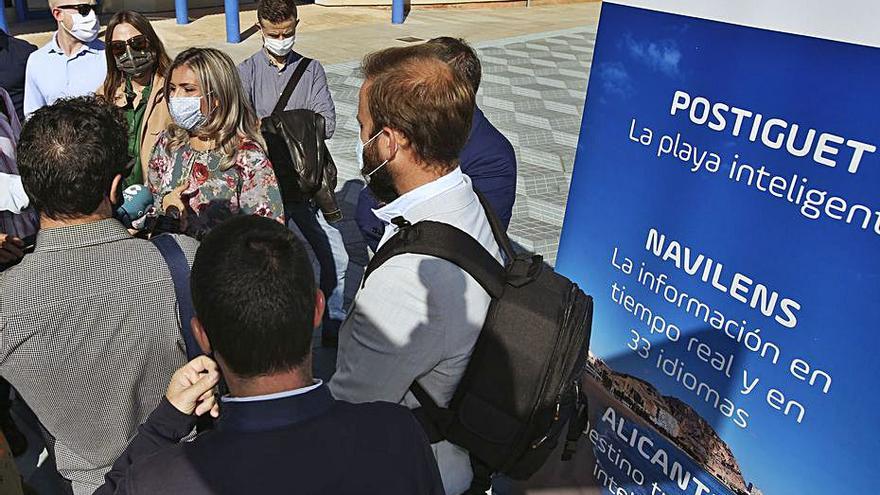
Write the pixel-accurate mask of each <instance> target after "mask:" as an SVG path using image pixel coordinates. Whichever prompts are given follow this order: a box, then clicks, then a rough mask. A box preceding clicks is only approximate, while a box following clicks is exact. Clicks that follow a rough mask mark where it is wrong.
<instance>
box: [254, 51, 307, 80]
mask: <svg viewBox="0 0 880 495" xmlns="http://www.w3.org/2000/svg"><path fill="white" fill-rule="evenodd" d="M260 51H261V52H263V60H265V61H266V64H267V65H268V66H269V67H271V68H273V69H275V70H277V71H278V72H279V73H281V72H284V70H285V69H287V68H288V67H290V64H292V63H293V62H295V61H297V60H299V59H300V58H302V55H300V54H298V53H296V52H295V51H293V50H291V51H290V53H288V54H287V58H286V59H285V60H284V65H283V66H281V67H279V66H278V64H276V63H275V59H274V58H273V57H272V55H271V54H270V53H269V50H267V49H266V47H265V46H264V47H263V49H262V50H260Z"/></svg>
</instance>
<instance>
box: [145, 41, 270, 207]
mask: <svg viewBox="0 0 880 495" xmlns="http://www.w3.org/2000/svg"><path fill="white" fill-rule="evenodd" d="M169 74H170V76H169V77H168V78H167V80H166V82H165V94H166V95H168V100H167V101H168V110H169V112H170V113H171V117H172V119H173V120H174V123H173V124H171V125H170V126H169V127H168V129H167V130H166V131H165V132H163V133H162V135H161V136H160V137H159V140H158V142H157V143H156V147H155V148H154V149H153V154H152V157H151V158H150V164H149V170H148V174H147V178H148V185H149V187H150V191H151V192H152V193H153V198H154V200H155V203H154V206H155V209H156V210H157V213H159V214H169V213H171V211H170V209H171V208H172V207H174V208H176V209H177V210H178V211H179V212H180V213H184V212H186V214H195V215H199V214H201V213H204V212H205V211H207V210H208V206H209V205H214V204H217V203H220V204H221V206H228V208H229V210H231V211H232V212H233V213H239V212H240V213H245V214H253V215H259V216H263V217H269V218H273V219H276V220H277V221H279V222H281V223H284V206H283V203H282V201H281V192H280V190H279V189H278V180H277V179H276V177H275V173H274V172H273V171H272V165H271V164H270V163H269V160H268V159H267V158H266V153H265V144H264V143H263V139H262V137H261V136H260V132H259V123H258V120H257V117H256V115H255V114H254V111H253V110H252V109H251V106H250V104H248V102H247V100H246V99H245V97H244V94H243V91H242V86H241V82H240V81H239V76H238V71H237V70H236V68H235V65H233V63H232V60H231V59H230V58H229V57H228V56H227V55H226V54H224V53H223V52H221V51H219V50H215V49H213V48H190V49H188V50H186V51H184V52H183V53H181V54H180V55H178V56H177V58H175V59H174V61H173V62H172V63H171V67H170V68H169Z"/></svg>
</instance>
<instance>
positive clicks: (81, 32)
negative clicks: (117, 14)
mask: <svg viewBox="0 0 880 495" xmlns="http://www.w3.org/2000/svg"><path fill="white" fill-rule="evenodd" d="M71 19H72V20H73V28H71V29H67V26H65V25H64V22H62V23H61V27H63V28H64V30H65V31H67V32H68V33H70V35H71V36H73V37H74V38H76V39H78V40H80V41H82V42H83V43H90V42H92V41H95V38H97V37H98V31H100V29H101V24H100V23H99V22H98V16H97V14H95V9H92V10H91V12H89V14H88V15H86V16H82V15H80V13H79V12H76V13H74V14H72V15H71Z"/></svg>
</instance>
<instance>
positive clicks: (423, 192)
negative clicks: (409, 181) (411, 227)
mask: <svg viewBox="0 0 880 495" xmlns="http://www.w3.org/2000/svg"><path fill="white" fill-rule="evenodd" d="M386 167H387V165H386ZM466 181H467V177H466V176H465V175H464V174H463V173H462V172H461V168H459V167H455V169H454V170H453V171H452V172H449V173H448V174H446V175H444V176H443V177H440V178H439V179H436V180H433V181H431V182H429V183H427V184H424V185H421V186H419V187H417V188H415V189H413V190H412V191H409V192H408V193H406V194H404V195H402V196H400V197H399V198H397V199H395V200H394V201H392V202H390V203H388V204H387V205H385V206H383V207H381V208H379V209H377V210H373V213H374V214H375V215H376V217H377V218H378V219H379V220H382V222H384V223H385V224H388V225H392V224H391V220H392V219H394V218H396V217H404V218H406V219H407V220H408V221H410V222H412V223H415V222H418V221H420V220H423V219H422V218H408V217H407V214H408V213H409V212H410V211H412V210H413V208H415V207H417V206H418V205H420V204H422V203H424V202H426V201H429V200H431V199H432V198H435V197H437V196H440V195H441V194H444V193H446V192H448V191H449V190H451V189H453V188H455V187H457V186H459V185H461V184H462V183H463V182H466ZM394 231H395V232H396V231H397V226H396V225H394ZM386 237H387V236H386ZM383 240H384V239H383ZM380 244H381V243H380Z"/></svg>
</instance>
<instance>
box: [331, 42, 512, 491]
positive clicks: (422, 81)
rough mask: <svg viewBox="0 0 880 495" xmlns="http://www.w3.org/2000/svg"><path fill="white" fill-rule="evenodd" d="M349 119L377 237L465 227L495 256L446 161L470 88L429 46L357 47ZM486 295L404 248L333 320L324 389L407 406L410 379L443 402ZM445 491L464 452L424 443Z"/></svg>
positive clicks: (455, 487) (482, 315) (458, 136)
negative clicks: (356, 130)
mask: <svg viewBox="0 0 880 495" xmlns="http://www.w3.org/2000/svg"><path fill="white" fill-rule="evenodd" d="M362 69H363V73H364V77H365V81H364V84H363V86H362V87H361V90H360V101H359V104H358V121H359V122H360V125H361V134H360V140H361V143H362V144H363V152H362V153H361V156H358V159H359V160H363V167H362V170H361V172H362V174H364V175H367V176H369V177H368V180H369V187H370V189H371V191H372V192H373V194H374V195H375V196H376V197H377V198H378V199H379V200H380V201H383V202H385V203H386V205H385V206H384V207H382V208H380V209H378V210H377V211H376V214H377V215H378V216H380V218H382V219H383V220H384V221H385V222H386V223H387V224H388V227H387V228H386V230H385V235H384V237H383V238H382V241H380V243H379V249H380V251H381V247H382V244H383V242H385V241H387V240H388V239H389V238H390V237H391V236H392V235H394V233H395V232H396V231H397V229H398V225H402V222H403V221H404V220H405V221H406V222H410V223H416V222H419V221H422V220H434V221H437V222H443V223H447V224H450V225H453V226H455V227H458V228H459V229H461V230H463V231H464V232H466V233H468V234H469V235H470V236H472V237H473V238H474V239H476V240H477V241H478V242H479V243H480V244H481V245H482V246H483V247H485V249H486V250H487V251H489V252H490V253H492V254H493V256H494V257H495V259H496V260H498V261H499V262H500V261H501V260H502V256H501V251H500V250H499V248H498V245H497V244H496V242H495V239H494V238H493V235H492V229H491V228H490V226H489V222H488V220H487V219H486V214H485V213H484V211H483V207H482V206H481V205H480V200H479V198H478V197H477V195H476V193H475V192H474V190H473V188H472V186H471V181H470V179H469V178H468V177H467V176H466V175H464V174H463V173H462V172H461V170H460V169H459V168H458V155H459V152H460V151H461V148H462V147H463V146H464V144H465V142H466V141H467V138H468V133H469V131H470V128H471V119H472V118H473V112H474V91H473V88H472V87H471V85H470V84H469V83H468V82H467V81H466V80H465V78H464V77H463V76H462V75H460V74H458V73H456V72H455V71H454V70H453V69H452V68H450V67H449V65H447V64H446V63H444V62H443V61H442V60H440V59H439V58H437V56H436V55H435V54H434V52H433V51H431V50H430V48H426V47H424V46H414V47H403V48H390V49H386V50H382V51H380V52H376V53H373V54H371V55H368V56H367V57H366V58H365V59H364V62H363V67H362ZM489 303H490V297H489V294H488V293H487V292H486V291H485V290H484V289H483V288H482V287H481V286H480V285H479V284H478V283H477V281H476V280H474V278H472V277H471V276H470V275H468V274H467V273H466V272H465V271H464V270H462V269H461V268H459V267H457V266H455V265H453V264H452V263H450V262H448V261H444V260H441V259H438V258H433V257H428V256H423V255H415V254H404V255H400V256H396V257H394V258H392V259H390V260H388V261H387V262H385V263H384V264H382V266H380V267H379V268H377V269H376V270H375V271H374V272H373V273H372V274H371V275H370V277H369V279H368V280H367V281H366V284H365V285H364V286H363V287H362V288H361V290H360V292H358V295H357V297H356V300H355V303H354V305H353V306H352V308H351V314H350V316H349V318H348V319H347V320H346V322H345V323H344V324H343V326H342V330H341V332H340V341H339V354H338V360H337V367H336V374H335V375H334V376H333V379H332V381H331V383H330V389H331V391H332V392H333V394H334V395H335V396H336V397H337V398H338V399H341V400H346V401H350V402H369V401H376V400H382V401H389V402H394V403H401V404H404V405H406V406H408V407H410V408H416V407H418V406H419V402H418V401H417V400H415V398H414V396H413V395H412V394H410V393H409V392H408V390H409V388H410V385H411V384H412V383H413V381H415V380H416V379H418V381H419V383H420V384H421V385H422V387H424V389H425V391H426V392H427V393H428V394H430V396H431V397H433V398H434V400H435V401H436V402H437V403H438V404H439V405H440V406H446V405H447V404H448V403H449V401H450V399H451V398H452V395H453V393H454V392H455V388H456V386H457V385H458V382H459V380H460V379H461V377H462V376H463V374H464V371H465V367H466V366H467V364H468V360H469V358H470V355H471V352H472V350H473V348H474V344H475V343H476V341H477V336H478V335H479V334H480V329H481V327H482V326H483V322H484V320H485V319H486V311H487V309H488V308H489ZM433 449H434V454H435V455H436V457H437V462H438V465H439V467H440V473H441V476H442V478H443V485H444V488H445V490H446V493H447V494H458V493H463V492H464V491H465V490H466V489H467V488H468V487H469V486H470V482H471V466H470V459H469V455H468V452H467V451H465V450H464V449H462V448H461V447H458V446H456V445H453V444H451V443H449V442H440V443H436V444H434V445H433Z"/></svg>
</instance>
